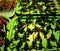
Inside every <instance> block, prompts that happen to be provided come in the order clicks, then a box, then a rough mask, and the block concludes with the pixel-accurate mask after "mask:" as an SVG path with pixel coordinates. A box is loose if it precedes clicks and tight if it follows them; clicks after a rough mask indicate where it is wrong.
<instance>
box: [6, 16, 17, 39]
mask: <svg viewBox="0 0 60 51" xmlns="http://www.w3.org/2000/svg"><path fill="white" fill-rule="evenodd" d="M16 24H17V17H14V18H13V19H12V20H10V21H9V22H8V24H7V28H8V30H9V31H7V36H6V37H7V38H8V39H9V40H11V39H12V38H14V34H15V29H14V27H15V26H16Z"/></svg>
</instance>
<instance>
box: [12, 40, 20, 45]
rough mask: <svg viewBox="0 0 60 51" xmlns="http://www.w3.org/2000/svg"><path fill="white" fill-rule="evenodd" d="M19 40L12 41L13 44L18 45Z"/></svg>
mask: <svg viewBox="0 0 60 51" xmlns="http://www.w3.org/2000/svg"><path fill="white" fill-rule="evenodd" d="M19 41H20V40H13V41H12V42H13V44H15V45H17V44H18V43H19Z"/></svg>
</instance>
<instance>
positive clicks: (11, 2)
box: [0, 0, 17, 11]
mask: <svg viewBox="0 0 60 51" xmlns="http://www.w3.org/2000/svg"><path fill="white" fill-rule="evenodd" d="M16 1H17V0H1V1H0V11H10V10H12V9H14V8H15V6H16Z"/></svg>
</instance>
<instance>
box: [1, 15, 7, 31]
mask: <svg viewBox="0 0 60 51" xmlns="http://www.w3.org/2000/svg"><path fill="white" fill-rule="evenodd" d="M6 23H7V20H6V18H4V17H2V16H0V31H2V29H3V26H4V25H5V24H6Z"/></svg>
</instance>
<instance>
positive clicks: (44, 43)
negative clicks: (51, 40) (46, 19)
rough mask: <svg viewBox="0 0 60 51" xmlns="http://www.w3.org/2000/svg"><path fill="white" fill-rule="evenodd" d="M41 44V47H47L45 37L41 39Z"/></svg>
mask: <svg viewBox="0 0 60 51" xmlns="http://www.w3.org/2000/svg"><path fill="white" fill-rule="evenodd" d="M42 45H43V47H45V48H46V47H47V39H45V38H44V39H42Z"/></svg>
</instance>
